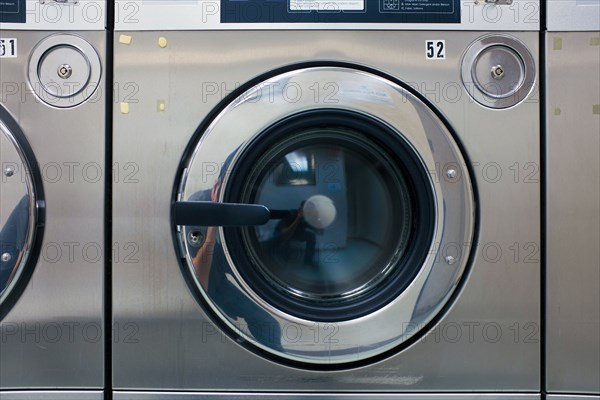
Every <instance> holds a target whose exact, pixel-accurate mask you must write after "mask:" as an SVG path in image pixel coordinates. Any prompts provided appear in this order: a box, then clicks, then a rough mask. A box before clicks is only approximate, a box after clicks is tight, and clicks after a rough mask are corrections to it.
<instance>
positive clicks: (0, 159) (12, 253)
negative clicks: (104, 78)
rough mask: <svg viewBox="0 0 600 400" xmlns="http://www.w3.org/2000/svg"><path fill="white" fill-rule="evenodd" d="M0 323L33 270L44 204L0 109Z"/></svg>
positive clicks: (32, 167)
mask: <svg viewBox="0 0 600 400" xmlns="http://www.w3.org/2000/svg"><path fill="white" fill-rule="evenodd" d="M0 167H1V174H2V175H1V176H0V319H2V318H3V317H4V316H5V314H6V312H8V310H9V308H10V307H11V306H12V303H13V302H14V301H16V300H17V299H18V297H19V294H20V292H21V290H22V288H23V287H24V286H25V285H26V284H27V281H28V279H29V276H30V275H31V272H32V271H33V268H34V266H35V262H36V258H37V255H38V254H39V246H40V242H41V237H42V227H43V221H44V200H43V191H42V185H41V176H40V173H39V169H38V165H37V162H36V160H35V158H34V156H33V152H32V151H31V147H30V146H29V144H28V143H27V141H26V139H25V136H24V135H23V133H22V132H21V130H20V129H19V127H18V126H17V124H16V122H15V121H14V120H13V119H12V117H11V116H10V115H9V114H8V112H6V110H4V109H3V108H2V107H0Z"/></svg>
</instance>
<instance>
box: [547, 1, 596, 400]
mask: <svg viewBox="0 0 600 400" xmlns="http://www.w3.org/2000/svg"><path fill="white" fill-rule="evenodd" d="M545 40H546V44H545V45H546V51H545V52H546V93H547V94H546V99H547V100H546V119H545V120H546V129H545V132H546V137H545V142H546V148H547V156H546V162H545V165H546V176H547V178H546V179H547V185H546V211H545V215H546V242H547V250H546V254H547V275H546V282H547V289H546V296H545V297H546V315H547V318H546V321H547V325H546V389H547V391H548V393H550V395H549V396H548V398H555V399H579V398H581V399H587V398H590V399H598V398H600V380H599V378H598V377H599V376H600V317H599V315H600V295H599V292H600V268H599V267H598V260H599V259H600V252H599V250H598V241H599V240H600V178H599V177H600V155H599V150H598V149H599V148H600V143H599V141H598V132H599V131H600V94H599V93H600V2H599V1H549V2H548V26H547V32H546V35H545ZM587 396H590V397H587Z"/></svg>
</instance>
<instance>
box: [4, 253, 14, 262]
mask: <svg viewBox="0 0 600 400" xmlns="http://www.w3.org/2000/svg"><path fill="white" fill-rule="evenodd" d="M11 258H12V257H11V256H10V253H4V254H2V262H9V261H10V259H11Z"/></svg>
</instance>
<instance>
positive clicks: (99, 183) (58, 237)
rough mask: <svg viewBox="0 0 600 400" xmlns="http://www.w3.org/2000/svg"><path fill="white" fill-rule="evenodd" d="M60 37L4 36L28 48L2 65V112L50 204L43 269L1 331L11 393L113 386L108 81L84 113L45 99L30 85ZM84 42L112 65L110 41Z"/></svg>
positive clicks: (2, 385) (3, 368) (2, 373)
mask: <svg viewBox="0 0 600 400" xmlns="http://www.w3.org/2000/svg"><path fill="white" fill-rule="evenodd" d="M52 34H54V32H41V31H35V32H33V31H31V32H25V31H20V32H19V31H5V30H2V36H3V37H11V38H16V39H17V40H18V57H16V58H2V59H1V60H0V78H1V87H0V101H1V105H2V107H4V108H5V109H6V110H7V111H8V112H9V113H10V114H11V115H12V117H13V118H14V119H15V120H16V122H17V123H18V125H19V126H20V128H21V130H22V131H23V133H24V135H25V136H26V138H27V140H28V142H29V144H30V145H31V148H32V150H33V152H34V153H35V157H36V158H37V161H38V164H39V166H40V173H41V178H42V183H43V187H44V194H45V201H46V221H45V227H44V239H43V242H42V248H41V254H40V256H39V259H38V263H37V265H27V268H34V272H33V275H32V277H31V279H30V281H29V284H28V285H27V286H26V288H25V289H24V291H23V293H22V294H21V296H20V298H19V300H18V301H17V302H16V304H14V306H13V307H12V308H11V309H10V311H9V312H8V314H6V316H5V317H4V318H3V319H2V321H1V322H0V354H1V357H0V389H2V390H17V389H26V390H31V389H44V388H48V389H49V388H51V389H91V388H96V389H100V388H102V387H103V384H104V382H103V371H104V362H103V360H104V346H103V340H104V339H103V337H104V332H103V330H104V326H103V286H102V279H103V259H104V258H103V247H104V244H103V234H104V229H103V209H104V200H105V199H104V177H105V174H107V173H108V174H110V171H107V170H106V169H105V166H104V142H105V103H104V99H105V93H104V78H103V77H104V74H102V77H101V79H100V85H99V87H98V89H97V90H96V92H95V93H94V94H93V95H92V96H91V97H90V98H89V99H88V101H87V102H85V103H83V104H81V105H79V106H77V107H72V108H65V109H58V108H54V107H51V106H49V105H48V104H46V103H44V102H43V101H41V100H40V99H38V98H37V97H36V94H35V93H34V91H33V89H32V87H31V86H30V83H29V81H28V77H27V70H28V67H27V65H28V60H29V55H30V54H31V52H32V50H33V48H34V47H35V46H36V45H37V44H38V43H39V42H40V41H41V40H42V39H44V38H46V37H48V36H50V35H52ZM75 34H76V35H80V36H81V37H83V38H85V40H87V41H88V42H89V43H90V44H91V45H92V46H93V47H94V48H95V50H96V51H97V53H98V55H99V56H100V58H101V59H102V60H104V54H105V52H106V43H105V41H106V36H105V35H106V34H105V33H104V32H88V33H75ZM25 176H26V171H24V170H23V169H19V170H18V171H15V175H14V177H15V178H17V179H25ZM109 176H110V175H109ZM3 306H4V304H3ZM108 334H110V333H108ZM35 393H38V392H35ZM35 393H29V394H17V393H11V392H1V393H0V397H1V398H3V399H4V398H13V397H14V398H17V397H18V396H24V397H27V398H33V397H35ZM15 396H17V397H15ZM28 396H29V397H28ZM24 397H19V398H24ZM42 397H43V396H42Z"/></svg>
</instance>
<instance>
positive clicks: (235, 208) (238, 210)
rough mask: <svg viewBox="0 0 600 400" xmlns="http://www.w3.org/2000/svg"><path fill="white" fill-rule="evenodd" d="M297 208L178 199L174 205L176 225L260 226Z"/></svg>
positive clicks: (287, 214) (285, 216) (289, 213)
mask: <svg viewBox="0 0 600 400" xmlns="http://www.w3.org/2000/svg"><path fill="white" fill-rule="evenodd" d="M294 211H295V210H269V209H268V208H267V207H265V206H263V205H260V204H239V203H214V202H211V201H178V202H175V204H174V205H173V214H174V217H175V224H176V225H188V226H189V225H195V226H258V225H264V224H266V223H267V222H269V220H271V219H283V218H287V217H288V216H290V215H292V214H291V213H293V212H294Z"/></svg>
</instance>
